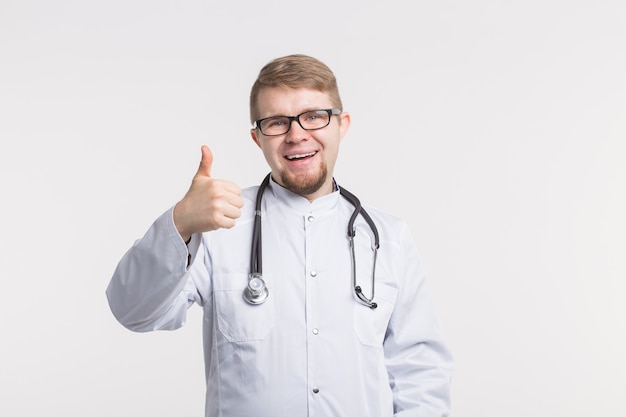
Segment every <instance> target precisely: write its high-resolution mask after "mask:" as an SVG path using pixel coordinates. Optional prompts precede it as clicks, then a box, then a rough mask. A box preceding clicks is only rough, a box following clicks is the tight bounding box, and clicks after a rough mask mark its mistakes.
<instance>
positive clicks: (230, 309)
mask: <svg viewBox="0 0 626 417" xmlns="http://www.w3.org/2000/svg"><path fill="white" fill-rule="evenodd" d="M257 188H258V187H252V188H249V189H246V190H244V192H243V197H244V201H245V205H244V208H243V213H242V216H241V217H240V218H239V219H238V220H237V224H236V226H235V227H234V228H232V229H221V230H217V231H213V232H208V233H204V234H197V235H194V236H193V237H192V241H191V242H190V244H189V246H188V247H187V246H186V245H185V243H184V242H183V241H182V238H181V237H180V235H179V234H178V232H177V230H176V228H175V226H174V223H173V218H172V212H173V210H172V209H170V210H168V211H167V212H166V213H164V214H163V215H162V216H161V217H160V218H159V219H157V220H156V221H155V223H154V224H153V225H152V226H151V228H150V229H149V230H148V231H147V233H146V235H145V236H144V237H143V238H142V239H140V240H138V241H137V242H136V243H135V244H134V246H133V247H132V248H131V249H130V250H129V251H128V252H127V253H126V254H125V255H124V257H123V258H122V260H121V261H120V263H119V265H118V267H117V269H116V271H115V274H114V276H113V278H112V280H111V282H110V284H109V287H108V288H107V296H108V299H109V303H110V306H111V310H112V312H113V314H114V315H115V317H116V318H117V319H118V320H119V321H120V322H121V323H122V324H123V325H124V326H126V327H128V328H129V329H131V330H135V331H140V332H143V331H151V330H158V329H166V330H172V329H176V328H178V327H180V326H182V325H183V324H184V322H185V315H186V311H187V309H188V308H189V307H190V306H191V305H192V304H193V303H197V304H199V305H200V306H202V307H203V309H204V320H203V327H204V328H203V332H204V333H203V334H204V352H205V368H206V381H207V393H206V416H207V417H243V416H256V417H270V416H271V417H279V416H284V417H296V416H310V417H315V416H318V417H332V416H337V417H339V416H341V417H357V416H358V417H365V416H372V417H387V416H397V417H401V416H404V417H409V416H413V417H435V416H436V417H441V416H447V415H448V413H449V408H450V400H449V384H450V378H451V372H452V359H451V356H450V353H449V351H448V349H447V348H446V346H445V344H444V341H443V340H442V335H441V331H440V327H439V322H438V320H437V317H436V315H435V311H434V309H433V305H432V302H431V296H430V293H429V287H428V283H427V281H426V278H425V275H424V270H423V268H422V264H421V261H420V259H419V257H418V254H417V251H416V248H415V245H414V242H413V239H412V238H411V236H410V232H409V229H408V227H407V225H406V224H405V223H404V222H403V221H401V220H399V219H397V218H395V217H393V216H390V215H387V214H384V213H381V212H379V211H377V210H375V209H373V208H370V207H366V209H367V211H368V213H369V214H370V216H371V217H372V218H373V220H374V222H375V223H376V225H377V227H378V230H379V233H380V240H381V243H380V250H379V253H378V260H377V264H376V284H375V301H376V303H377V304H378V308H376V309H374V310H372V309H370V308H368V307H366V306H364V305H363V304H361V303H359V302H358V301H357V299H356V296H355V295H354V288H353V286H352V278H351V260H350V250H349V241H348V238H347V224H348V219H349V217H350V215H351V213H352V210H353V207H352V206H351V205H350V203H348V202H347V201H346V200H345V199H343V198H342V197H341V196H340V195H339V192H334V193H332V194H330V195H327V196H324V197H322V198H319V199H316V200H315V201H313V202H309V201H308V200H306V199H305V198H303V197H300V196H298V195H295V194H292V193H291V192H289V191H287V190H286V189H284V188H282V187H280V186H279V185H277V184H276V183H274V182H271V183H270V186H269V187H268V189H267V190H266V192H265V194H264V196H263V202H262V210H261V211H262V216H263V223H262V227H263V229H262V238H263V240H262V242H263V252H262V256H263V278H264V280H265V281H266V284H267V286H268V288H269V297H268V299H267V301H266V302H265V303H264V304H261V305H250V304H247V303H246V302H245V301H244V299H243V296H242V294H243V290H244V288H245V287H246V285H247V282H248V273H249V269H250V250H251V236H252V224H253V220H254V219H253V218H254V214H253V213H254V200H255V196H256V190H257ZM356 231H357V236H356V264H357V276H358V278H357V279H358V284H359V285H361V286H362V287H363V288H364V292H365V294H366V295H369V294H371V284H370V280H371V271H372V253H373V252H372V245H373V235H372V233H371V231H370V229H369V227H368V226H367V224H366V223H365V221H364V220H363V219H362V218H361V217H359V218H358V219H357V221H356ZM188 256H189V257H190V263H189V265H188Z"/></svg>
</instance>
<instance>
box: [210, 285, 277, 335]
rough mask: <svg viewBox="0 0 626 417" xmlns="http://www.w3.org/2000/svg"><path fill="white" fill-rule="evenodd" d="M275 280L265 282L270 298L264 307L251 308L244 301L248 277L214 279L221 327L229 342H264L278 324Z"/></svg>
mask: <svg viewBox="0 0 626 417" xmlns="http://www.w3.org/2000/svg"><path fill="white" fill-rule="evenodd" d="M270 278H271V277H269V276H267V275H264V276H263V279H264V281H265V285H266V286H267V288H268V290H269V292H270V295H269V297H268V298H267V300H266V301H265V302H264V303H262V304H257V305H252V304H249V303H248V302H247V301H246V300H245V299H244V297H243V292H244V289H245V288H246V286H247V285H248V275H247V274H219V275H217V274H216V275H215V276H214V277H213V279H214V292H213V297H214V301H215V310H216V314H217V327H218V329H219V331H220V333H222V334H223V335H224V337H225V338H226V340H228V341H229V342H253V341H261V340H264V339H265V337H267V335H268V334H269V333H270V331H271V330H272V328H273V327H274V323H275V312H274V297H273V296H272V288H271V279H270Z"/></svg>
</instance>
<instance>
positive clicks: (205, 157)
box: [196, 145, 213, 177]
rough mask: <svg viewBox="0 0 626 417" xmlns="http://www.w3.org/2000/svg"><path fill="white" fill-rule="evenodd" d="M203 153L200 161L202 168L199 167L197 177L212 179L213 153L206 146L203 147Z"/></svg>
mask: <svg viewBox="0 0 626 417" xmlns="http://www.w3.org/2000/svg"><path fill="white" fill-rule="evenodd" d="M201 151H202V159H201V160H200V166H199V167H198V172H197V173H196V177H210V176H211V165H213V153H212V152H211V149H209V147H208V146H206V145H202V148H201Z"/></svg>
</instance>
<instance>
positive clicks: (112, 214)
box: [0, 0, 626, 417]
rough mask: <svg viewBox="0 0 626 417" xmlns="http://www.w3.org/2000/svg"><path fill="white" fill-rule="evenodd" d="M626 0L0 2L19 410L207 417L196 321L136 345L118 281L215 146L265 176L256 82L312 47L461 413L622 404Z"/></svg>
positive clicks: (2, 363) (5, 317) (2, 223)
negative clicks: (437, 320)
mask: <svg viewBox="0 0 626 417" xmlns="http://www.w3.org/2000/svg"><path fill="white" fill-rule="evenodd" d="M622 4H623V2H622V1H618V0H616V1H612V2H611V1H602V0H595V1H591V0H590V1H576V0H572V1H555V0H544V1H536V0H526V1H513V2H504V1H496V0H493V1H489V0H477V1H471V2H470V1H461V0H457V1H438V2H426V1H419V2H418V1H408V0H407V1H398V0H391V1H390V0H386V1H384V2H383V1H380V2H378V1H373V0H358V1H357V0H351V1H347V2H340V1H336V2H331V1H326V0H318V1H317V2H297V1H286V0H266V1H253V0H247V1H219V2H217V1H198V0H194V1H177V2H174V1H163V0H160V1H154V0H151V1H147V0H143V1H121V0H109V1H70V0H57V1H25V0H19V1H18V0H1V1H0V147H1V148H0V190H1V195H2V204H1V205H0V236H1V238H0V239H1V241H0V245H1V246H0V277H1V281H0V338H1V343H0V415H2V416H12V417H13V416H34V415H42V416H64V417H70V416H80V417H84V416H113V415H115V416H157V417H158V416H174V415H176V416H201V415H203V408H204V404H203V401H204V394H203V391H204V382H203V377H204V375H203V363H202V360H203V359H202V347H201V330H200V313H201V311H200V309H199V308H198V307H193V308H192V309H191V311H190V315H189V322H188V323H187V325H186V326H185V327H184V328H182V329H180V330H178V331H176V332H155V333H149V334H137V333H132V332H130V331H128V330H126V329H124V328H123V327H122V326H121V325H119V324H118V323H117V322H116V321H115V320H114V318H113V316H112V315H111V313H110V311H109V309H108V305H107V302H106V298H105V294H104V291H105V288H106V285H107V283H108V280H109V278H110V276H111V274H112V273H113V270H114V268H115V266H116V264H117V261H118V260H119V259H120V257H121V256H122V255H123V253H124V252H125V251H126V249H127V248H128V247H130V245H131V244H132V243H133V241H134V240H135V239H136V238H139V237H141V236H142V235H143V233H144V232H145V230H146V229H147V228H148V227H149V225H150V224H151V223H152V221H153V220H154V219H155V218H156V217H157V216H158V215H160V214H161V213H162V212H163V211H165V210H166V209H168V208H169V207H170V206H171V205H173V204H174V203H175V202H176V201H178V199H180V198H181V197H182V196H183V194H184V193H185V191H186V190H187V187H188V185H189V182H190V180H191V178H192V176H193V174H194V173H195V171H196V168H197V165H198V162H199V159H200V146H201V145H202V144H207V145H209V146H210V147H211V148H212V150H213V153H214V157H215V162H214V165H213V175H214V176H216V177H222V178H225V179H230V180H232V181H235V182H237V183H239V184H240V185H241V186H249V185H254V184H257V183H258V182H259V181H260V180H261V179H262V177H263V175H264V174H265V173H267V172H268V168H267V167H266V165H265V162H264V160H263V158H262V154H261V152H260V151H259V150H258V149H257V148H256V146H255V145H254V144H253V142H252V141H251V139H250V137H249V133H248V130H249V123H248V94H249V89H250V86H251V85H252V83H253V81H254V79H255V77H256V75H257V73H258V71H259V69H260V68H261V66H263V65H264V64H265V63H266V62H268V61H269V60H271V59H273V58H275V57H278V56H282V55H284V54H288V53H296V52H298V53H306V54H310V55H313V56H315V57H317V58H319V59H321V60H322V61H324V62H326V63H327V64H328V65H329V66H330V67H331V68H332V69H333V70H334V72H335V74H336V75H337V77H338V80H339V86H340V90H341V93H342V97H343V100H344V107H345V109H346V110H348V111H350V112H351V114H352V119H353V125H352V129H351V131H350V132H349V133H348V136H347V137H346V139H345V141H344V142H343V145H342V153H341V155H340V159H339V162H338V168H337V171H336V173H335V174H336V177H337V179H338V180H339V181H340V183H341V184H342V185H344V186H346V187H347V188H348V189H350V190H352V191H353V192H355V193H356V194H357V195H359V196H360V197H361V199H362V200H364V201H367V202H369V203H371V204H373V205H374V206H377V207H379V208H381V209H384V210H386V211H389V212H392V213H394V214H397V215H399V216H402V217H404V218H405V219H406V220H407V221H408V222H409V223H410V225H411V228H412V230H413V232H414V235H415V238H416V240H417V242H418V245H419V247H420V250H421V252H422V256H423V258H424V260H425V263H426V265H427V268H428V272H429V276H430V279H431V281H432V283H433V286H434V291H435V302H436V306H437V310H438V312H439V314H440V317H441V320H442V322H443V326H444V328H445V331H446V336H447V339H448V341H449V344H450V346H451V348H452V350H453V353H454V356H455V359H456V368H457V370H456V374H455V376H454V380H453V386H452V387H453V407H454V409H453V410H454V412H453V415H454V416H459V417H460V416H471V417H475V416H480V417H492V416H493V417H496V416H503V415H505V416H508V417H528V416H546V417H548V416H549V417H555V416H568V417H570V416H576V417H579V416H600V415H607V416H608V415H610V416H625V415H626V411H625V407H624V403H623V399H622V398H623V392H624V388H625V386H626V359H625V355H624V352H626V342H625V336H626V325H625V321H626V304H625V303H624V297H625V295H626V284H625V281H626V238H625V236H626V215H625V214H624V213H626V163H625V160H626V12H625V9H626V7H624V6H622Z"/></svg>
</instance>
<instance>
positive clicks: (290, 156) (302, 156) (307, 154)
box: [285, 151, 317, 161]
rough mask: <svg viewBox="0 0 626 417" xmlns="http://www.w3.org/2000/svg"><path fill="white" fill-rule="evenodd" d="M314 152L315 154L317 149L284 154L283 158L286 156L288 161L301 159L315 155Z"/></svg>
mask: <svg viewBox="0 0 626 417" xmlns="http://www.w3.org/2000/svg"><path fill="white" fill-rule="evenodd" d="M315 154H317V151H314V152H309V153H299V154H294V155H286V156H285V158H287V159H288V160H289V161H298V160H302V159H307V158H311V157H313V156H315Z"/></svg>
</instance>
